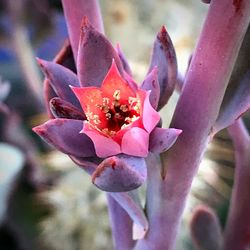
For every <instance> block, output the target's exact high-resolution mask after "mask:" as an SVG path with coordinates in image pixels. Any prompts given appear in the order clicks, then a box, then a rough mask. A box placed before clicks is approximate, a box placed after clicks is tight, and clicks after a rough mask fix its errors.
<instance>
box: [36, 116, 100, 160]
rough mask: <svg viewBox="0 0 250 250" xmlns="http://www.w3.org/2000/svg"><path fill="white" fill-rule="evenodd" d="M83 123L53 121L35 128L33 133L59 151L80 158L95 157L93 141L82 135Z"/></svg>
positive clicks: (65, 120)
mask: <svg viewBox="0 0 250 250" xmlns="http://www.w3.org/2000/svg"><path fill="white" fill-rule="evenodd" d="M82 126H83V122H82V121H79V120H72V119H58V118H57V119H53V120H49V121H47V122H46V123H44V124H42V125H40V126H37V127H35V128H33V131H34V132H35V133H37V134H38V135H39V136H41V137H42V138H43V139H44V140H45V141H46V142H48V143H49V144H51V145H53V146H54V147H55V148H56V149H58V150H59V151H62V152H63V153H65V154H70V155H74V156H78V157H91V156H95V155H96V154H95V149H94V145H93V143H92V141H91V139H90V138H89V137H88V136H86V135H85V134H80V131H81V129H82Z"/></svg>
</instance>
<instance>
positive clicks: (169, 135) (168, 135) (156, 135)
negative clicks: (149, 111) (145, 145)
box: [149, 128, 182, 154]
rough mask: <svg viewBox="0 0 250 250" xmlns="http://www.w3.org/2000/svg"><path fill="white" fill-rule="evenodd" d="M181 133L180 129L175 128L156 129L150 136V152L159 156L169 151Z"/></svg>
mask: <svg viewBox="0 0 250 250" xmlns="http://www.w3.org/2000/svg"><path fill="white" fill-rule="evenodd" d="M181 132H182V131H181V130H180V129H175V128H167V129H166V128H155V129H154V130H153V131H152V133H151V134H150V139H149V150H150V151H151V152H152V153H157V154H160V153H162V152H164V151H167V150H168V149H169V148H170V147H172V145H173V144H174V143H175V141H176V140H177V138H178V136H179V135H180V134H181Z"/></svg>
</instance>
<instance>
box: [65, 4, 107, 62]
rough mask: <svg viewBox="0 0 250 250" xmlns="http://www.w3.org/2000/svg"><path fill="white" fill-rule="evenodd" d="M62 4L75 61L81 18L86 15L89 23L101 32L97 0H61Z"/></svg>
mask: <svg viewBox="0 0 250 250" xmlns="http://www.w3.org/2000/svg"><path fill="white" fill-rule="evenodd" d="M62 4H63V10H64V15H65V18H66V22H67V27H68V32H69V39H70V44H71V46H72V50H73V54H74V58H75V62H76V58H77V51H78V45H79V38H80V28H81V22H82V19H83V17H84V16H87V17H88V19H89V21H90V23H91V25H93V26H94V27H95V28H96V29H97V30H98V31H100V32H102V33H103V32H104V29H103V23H102V17H101V12H100V8H99V5H98V0H62Z"/></svg>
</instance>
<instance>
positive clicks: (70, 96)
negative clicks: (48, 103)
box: [38, 59, 80, 107]
mask: <svg viewBox="0 0 250 250" xmlns="http://www.w3.org/2000/svg"><path fill="white" fill-rule="evenodd" d="M38 63H39V65H40V67H41V69H42V70H43V72H44V74H45V76H46V77H47V78H48V80H49V83H50V84H51V86H52V87H53V89H54V91H55V93H56V94H57V95H58V96H59V97H60V98H62V99H64V100H65V101H68V102H70V103H72V104H73V105H75V106H77V107H80V103H79V101H78V100H77V98H76V96H75V95H74V93H73V91H72V90H71V88H70V87H69V85H71V86H76V87H78V86H79V82H78V78H77V76H76V74H75V73H73V72H72V71H71V70H69V69H67V68H65V67H64V66H62V65H60V64H57V63H54V62H48V61H45V60H41V59H38Z"/></svg>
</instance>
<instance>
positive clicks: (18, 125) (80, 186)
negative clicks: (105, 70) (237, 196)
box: [0, 0, 234, 250]
mask: <svg viewBox="0 0 250 250" xmlns="http://www.w3.org/2000/svg"><path fill="white" fill-rule="evenodd" d="M100 4H101V11H102V15H103V19H104V25H105V31H106V35H107V37H108V38H109V39H110V40H111V41H112V43H113V45H116V44H117V43H119V44H120V45H121V48H122V50H123V52H124V54H125V55H126V57H127V59H128V61H129V63H130V65H131V68H132V70H133V74H134V77H135V79H136V81H137V82H138V83H140V82H141V81H142V79H143V76H144V75H145V74H146V72H147V69H148V64H149V60H150V53H151V49H152V45H153V41H154V39H155V37H156V34H157V32H158V31H159V29H160V27H161V26H162V25H163V24H164V25H166V27H167V30H168V32H169V34H170V36H171V38H172V41H173V44H174V46H175V48H176V53H177V61H178V69H179V75H180V79H182V78H183V77H184V75H185V72H186V68H187V65H188V61H189V58H190V55H191V54H192V51H193V49H194V46H195V43H196V41H197V37H198V35H199V33H200V30H201V27H202V23H203V21H204V18H205V15H206V12H207V10H208V5H206V4H204V3H202V2H201V1H198V0H185V1H184V0H175V1H173V0H137V1H129V0H100ZM66 37H67V30H66V25H65V21H64V17H63V13H62V6H61V2H60V1H59V0H44V1H36V0H19V1H12V0H10V1H8V0H0V77H1V78H0V79H1V80H0V249H1V250H2V249H3V250H19V249H25V250H34V249H38V250H85V249H86V250H92V249H93V250H108V249H112V240H111V232H110V227H109V219H108V214H107V207H106V197H105V193H104V192H100V191H99V190H98V189H97V188H95V187H94V186H93V185H92V184H91V181H90V180H89V177H88V176H87V174H85V173H84V172H83V171H82V170H81V169H80V168H79V167H77V166H75V165H74V164H73V163H72V162H71V161H70V159H69V158H68V157H67V156H66V155H63V154H62V153H60V152H57V151H54V150H53V149H52V148H50V147H49V146H48V145H47V144H45V143H43V142H42V141H41V140H40V138H38V137H37V136H36V135H35V134H34V133H33V132H32V130H31V128H32V127H34V126H36V125H38V124H40V123H41V122H43V121H45V120H47V119H48V118H47V115H46V111H45V107H44V103H43V76H42V74H41V72H40V70H39V68H38V66H37V64H36V60H35V58H36V57H40V58H42V59H46V60H52V59H53V58H54V56H55V55H56V54H57V52H58V51H59V50H60V48H61V47H62V45H63V43H64V41H65V38H66ZM177 99H178V94H177V93H175V94H174V95H173V97H172V98H171V101H170V103H169V104H168V106H167V108H166V109H164V110H163V111H161V113H162V116H163V121H164V124H165V125H166V126H167V125H168V124H169V121H170V119H171V115H172V113H173V110H174V106H175V104H176V101H177ZM233 161H234V160H233V151H232V146H231V142H230V140H229V139H228V137H227V135H226V133H225V132H223V133H222V134H220V135H219V136H217V138H216V139H215V140H214V141H213V143H212V144H210V146H209V149H208V152H207V154H206V157H205V159H204V160H203V163H202V167H201V168H200V171H199V173H198V175H197V178H196V179H195V181H194V183H193V189H192V193H191V195H190V198H189V200H188V203H187V208H186V212H185V216H184V219H183V226H182V230H181V232H180V234H179V236H178V243H177V246H176V249H178V250H182V249H190V250H191V249H193V246H192V242H191V240H190V236H189V228H188V224H189V220H190V214H192V210H193V207H194V206H195V205H197V204H200V203H206V204H208V205H209V206H210V207H212V208H214V209H215V210H216V212H217V213H218V215H219V216H220V220H221V223H222V225H224V223H225V218H226V213H227V209H228V202H229V197H230V193H231V186H232V182H233V166H234V164H233Z"/></svg>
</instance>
